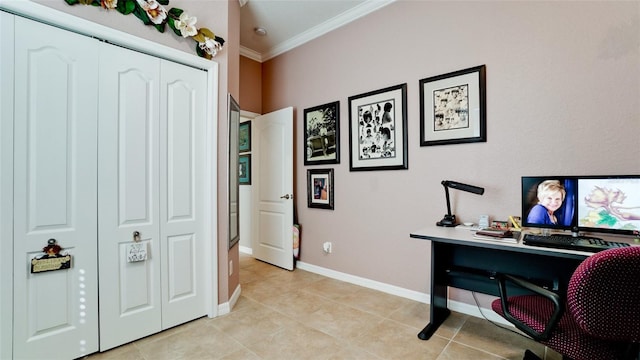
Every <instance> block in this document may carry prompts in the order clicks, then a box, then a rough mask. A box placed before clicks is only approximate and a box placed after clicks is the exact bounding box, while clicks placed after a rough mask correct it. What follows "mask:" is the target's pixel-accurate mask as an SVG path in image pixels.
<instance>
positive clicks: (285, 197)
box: [280, 194, 293, 200]
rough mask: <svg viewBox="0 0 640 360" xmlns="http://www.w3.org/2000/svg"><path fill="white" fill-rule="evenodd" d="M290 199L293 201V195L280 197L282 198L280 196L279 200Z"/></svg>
mask: <svg viewBox="0 0 640 360" xmlns="http://www.w3.org/2000/svg"><path fill="white" fill-rule="evenodd" d="M290 198H291V199H293V194H291V195H289V194H286V195H282V196H280V199H285V200H289V199H290Z"/></svg>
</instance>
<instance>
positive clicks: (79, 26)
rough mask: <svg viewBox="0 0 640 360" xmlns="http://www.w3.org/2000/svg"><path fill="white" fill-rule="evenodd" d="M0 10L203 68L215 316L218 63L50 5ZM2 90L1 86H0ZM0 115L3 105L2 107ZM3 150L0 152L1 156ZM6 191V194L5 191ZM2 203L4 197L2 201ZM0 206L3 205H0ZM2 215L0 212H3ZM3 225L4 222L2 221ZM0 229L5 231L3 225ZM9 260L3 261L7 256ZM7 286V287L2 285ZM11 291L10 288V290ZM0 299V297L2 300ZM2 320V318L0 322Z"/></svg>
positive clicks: (0, 5) (1, 5) (6, 340)
mask: <svg viewBox="0 0 640 360" xmlns="http://www.w3.org/2000/svg"><path fill="white" fill-rule="evenodd" d="M0 10H4V11H7V12H10V13H14V14H17V15H22V16H25V17H28V18H31V19H34V20H36V21H40V22H44V23H47V24H50V25H53V26H57V27H60V28H63V29H66V30H70V31H73V32H76V33H79V34H84V35H88V36H93V37H96V38H99V39H104V40H107V41H109V42H111V43H113V44H117V45H120V46H123V47H126V48H129V49H132V50H136V51H140V52H144V53H147V54H150V55H153V56H157V57H160V58H164V59H167V60H171V61H174V62H177V63H181V64H184V65H188V66H192V67H196V68H199V69H202V70H204V71H206V72H207V88H208V91H207V93H208V98H207V104H208V106H207V113H206V130H205V131H206V134H207V136H206V145H205V147H206V159H205V166H206V169H205V171H204V177H205V179H204V183H205V184H206V185H205V187H204V188H205V189H206V190H205V194H203V196H204V197H205V198H206V199H209V200H210V201H209V202H208V203H207V206H205V214H204V216H205V218H207V219H211V220H210V224H209V225H208V226H207V227H206V229H205V233H204V234H203V236H204V237H205V239H212V241H207V242H206V245H205V251H206V253H207V254H209V255H210V256H211V259H215V260H216V261H214V262H210V263H207V269H206V270H207V271H206V275H205V276H206V280H205V281H206V283H207V284H210V285H211V287H210V288H207V289H206V291H207V299H208V300H207V304H208V306H207V308H208V309H207V315H208V316H209V317H215V316H217V315H218V261H217V260H218V244H217V238H216V236H217V235H216V234H217V233H218V231H217V228H218V223H217V221H218V211H217V203H218V201H217V193H216V192H215V191H213V189H217V187H218V185H217V168H216V167H214V166H213V164H217V158H218V153H217V148H218V147H217V138H218V134H217V124H218V121H217V119H218V75H219V74H218V71H219V70H218V63H217V62H214V61H211V60H206V59H204V58H200V57H197V56H196V55H191V54H187V53H185V52H183V51H177V50H176V49H173V48H170V47H168V46H165V45H161V44H157V43H154V42H152V41H149V40H146V39H142V38H139V37H137V36H134V35H131V34H128V33H125V32H122V31H119V30H116V29H113V28H110V27H107V26H103V25H100V24H97V23H94V22H91V21H88V20H86V19H82V18H79V17H76V16H74V15H71V14H68V13H64V12H61V11H58V10H55V9H52V8H50V7H47V6H44V5H40V4H37V3H34V2H31V1H26V0H21V1H6V0H0ZM3 91H4V90H3ZM3 116H4V109H3ZM6 135H7V134H3V136H2V137H3V139H4V138H6V137H7V136H6ZM3 144H4V141H3ZM5 155H7V154H2V156H3V157H5ZM5 185H7V184H3V189H0V190H6V189H8V188H9V186H8V185H7V186H5ZM5 195H6V194H5ZM3 203H4V201H3ZM3 208H4V206H3ZM3 215H4V214H3ZM2 225H5V224H2ZM2 232H3V233H6V231H5V230H4V229H3V230H2ZM3 253H8V254H9V255H10V256H6V257H3V258H2V264H3V267H2V268H3V269H5V268H10V269H13V260H12V257H13V256H12V253H13V251H9V249H8V248H5V251H3ZM10 257H11V260H10V261H5V260H9V258H10ZM0 280H2V283H0V286H2V288H3V289H7V287H10V289H13V284H12V283H8V284H7V283H5V277H2V278H0ZM5 286H7V287H5ZM12 292H13V291H11V293H12ZM1 295H2V297H3V299H5V298H7V299H8V297H6V296H5V293H4V291H3V292H2V294H1ZM3 299H0V300H3ZM0 306H1V307H2V308H0V314H7V313H9V314H10V313H11V311H12V303H10V302H9V303H7V302H6V301H0ZM4 322H5V321H4V320H3V323H4ZM2 335H3V336H2V337H1V339H2V340H1V341H0V350H1V353H0V354H6V353H7V350H8V349H9V350H8V351H9V352H10V351H11V350H10V349H11V348H12V343H13V336H5V334H4V333H3V334H2Z"/></svg>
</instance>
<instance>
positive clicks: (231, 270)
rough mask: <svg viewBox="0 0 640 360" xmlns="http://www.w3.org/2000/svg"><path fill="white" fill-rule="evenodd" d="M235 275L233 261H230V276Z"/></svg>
mask: <svg viewBox="0 0 640 360" xmlns="http://www.w3.org/2000/svg"><path fill="white" fill-rule="evenodd" d="M231 275H233V260H229V276H231Z"/></svg>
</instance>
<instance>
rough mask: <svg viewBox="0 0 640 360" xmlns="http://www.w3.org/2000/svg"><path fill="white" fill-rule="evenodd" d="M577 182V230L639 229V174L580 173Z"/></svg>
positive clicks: (620, 231) (631, 231) (622, 232)
mask: <svg viewBox="0 0 640 360" xmlns="http://www.w3.org/2000/svg"><path fill="white" fill-rule="evenodd" d="M577 182H578V183H577V185H578V227H579V228H580V230H581V231H589V232H607V233H618V234H623V235H626V234H634V233H637V232H638V231H640V175H625V176H584V177H578V179H577Z"/></svg>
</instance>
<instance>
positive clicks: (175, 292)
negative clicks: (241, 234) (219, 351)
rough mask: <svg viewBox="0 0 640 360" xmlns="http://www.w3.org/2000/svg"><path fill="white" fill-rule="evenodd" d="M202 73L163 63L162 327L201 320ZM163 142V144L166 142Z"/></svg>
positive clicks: (204, 96) (203, 304) (203, 286)
mask: <svg viewBox="0 0 640 360" xmlns="http://www.w3.org/2000/svg"><path fill="white" fill-rule="evenodd" d="M206 79H207V74H206V72H204V71H202V70H199V69H195V68H192V67H189V66H184V65H180V64H176V63H174V62H170V61H162V62H161V86H160V88H161V90H160V99H161V100H160V103H161V104H162V110H163V111H162V112H161V115H160V119H161V120H160V124H161V126H160V138H161V139H162V141H163V145H162V146H161V147H160V174H161V176H160V204H161V205H160V217H161V219H162V226H161V230H160V236H161V239H162V240H161V243H162V266H161V269H162V283H163V287H162V327H163V329H166V328H169V327H172V326H175V325H178V324H181V323H184V322H187V321H190V320H193V319H195V318H198V317H202V316H204V315H206V314H207V310H206V294H205V291H204V290H205V289H206V287H207V286H206V283H205V281H204V279H205V271H206V267H205V264H206V261H208V260H210V259H207V256H206V253H205V250H204V241H205V239H204V238H203V236H202V234H203V233H204V226H205V221H206V219H204V218H203V213H204V204H205V198H204V196H202V194H203V189H204V181H203V179H204V169H205V167H204V166H203V164H204V161H205V160H204V159H205V140H206V139H205V121H204V119H205V116H206V115H205V114H206V109H207V108H206V107H207V103H206V99H207V94H206V91H207V82H206ZM164 142H166V143H164Z"/></svg>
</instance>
